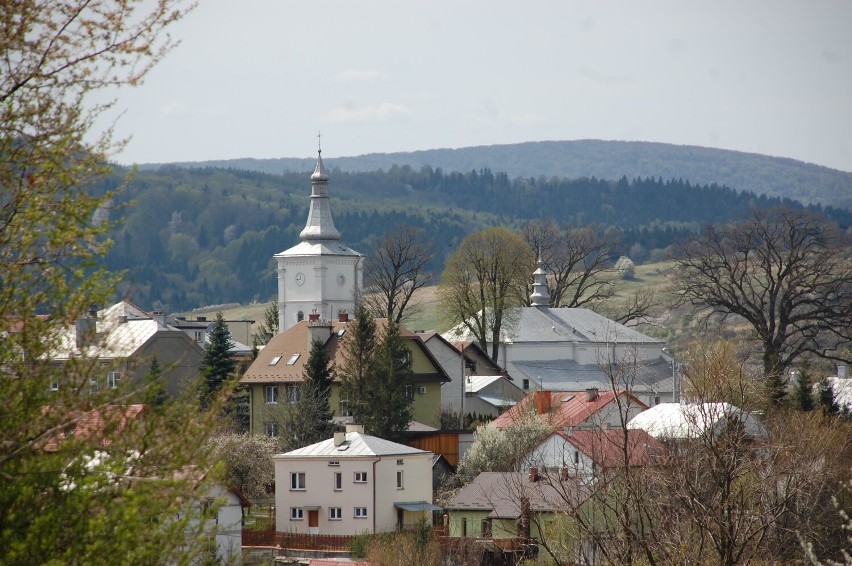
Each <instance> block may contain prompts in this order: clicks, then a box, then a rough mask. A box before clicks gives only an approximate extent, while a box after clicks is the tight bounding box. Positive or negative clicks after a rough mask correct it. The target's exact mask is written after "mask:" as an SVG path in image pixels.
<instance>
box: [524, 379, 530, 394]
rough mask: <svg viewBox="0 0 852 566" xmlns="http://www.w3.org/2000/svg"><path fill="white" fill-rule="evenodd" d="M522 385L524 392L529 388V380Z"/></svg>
mask: <svg viewBox="0 0 852 566" xmlns="http://www.w3.org/2000/svg"><path fill="white" fill-rule="evenodd" d="M523 384H524V391H526V390H527V389H529V388H530V380H529V379H525V380H524V381H523Z"/></svg>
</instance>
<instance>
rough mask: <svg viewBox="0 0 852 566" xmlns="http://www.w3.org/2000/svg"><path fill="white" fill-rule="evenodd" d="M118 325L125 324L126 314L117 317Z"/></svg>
mask: <svg viewBox="0 0 852 566" xmlns="http://www.w3.org/2000/svg"><path fill="white" fill-rule="evenodd" d="M118 323H119V324H127V315H126V314H120V315H118Z"/></svg>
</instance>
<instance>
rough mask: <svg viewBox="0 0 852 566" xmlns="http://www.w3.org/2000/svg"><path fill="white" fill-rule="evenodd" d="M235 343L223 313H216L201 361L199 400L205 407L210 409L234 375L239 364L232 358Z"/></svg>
mask: <svg viewBox="0 0 852 566" xmlns="http://www.w3.org/2000/svg"><path fill="white" fill-rule="evenodd" d="M233 347H234V341H233V340H232V339H231V331H230V330H228V325H227V324H225V319H224V318H222V313H221V312H217V313H216V322H214V323H213V329H212V330H211V331H210V337H209V342H208V343H207V345H206V346H205V348H204V357H203V358H202V359H201V391H200V394H199V398H200V400H201V404H202V406H203V407H205V408H206V407H209V406H210V404H211V402H212V400H213V398H214V397H215V396H216V394H217V393H218V392H219V390H220V389H221V388H222V386H223V385H224V384H225V382H227V381H228V379H229V378H230V377H231V376H232V375H233V374H234V372H235V371H236V369H237V362H235V361H234V359H233V358H232V357H231V349H232V348H233Z"/></svg>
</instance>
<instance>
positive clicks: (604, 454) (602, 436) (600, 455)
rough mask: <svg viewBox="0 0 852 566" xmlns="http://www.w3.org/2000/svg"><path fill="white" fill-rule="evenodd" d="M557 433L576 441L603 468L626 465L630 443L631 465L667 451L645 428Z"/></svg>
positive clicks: (646, 463) (583, 451)
mask: <svg viewBox="0 0 852 566" xmlns="http://www.w3.org/2000/svg"><path fill="white" fill-rule="evenodd" d="M625 433H626V434H625ZM553 434H556V435H558V436H560V437H561V438H563V439H564V440H565V441H566V442H568V443H570V444H572V445H573V446H574V447H576V448H577V450H579V451H580V452H582V453H583V454H585V455H586V456H588V457H589V458H591V459H592V461H593V462H594V463H595V464H597V465H598V466H600V467H602V468H614V467H617V466H619V465H623V463H624V447H625V446H626V447H627V453H628V465H629V466H646V465H648V464H650V463H652V462H653V460H654V458H655V457H657V456H660V455H662V454H663V452H664V451H665V448H664V447H663V445H662V444H660V443H659V442H658V441H657V440H656V439H655V438H654V437H652V436H651V435H649V434H648V433H647V432H645V431H644V430H625V429H619V428H610V429H606V430H603V429H588V430H574V431H571V432H566V431H565V430H560V431H557V432H554V433H553ZM625 440H626V443H625Z"/></svg>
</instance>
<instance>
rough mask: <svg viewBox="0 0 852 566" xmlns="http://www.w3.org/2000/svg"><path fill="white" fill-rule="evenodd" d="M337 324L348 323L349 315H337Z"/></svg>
mask: <svg viewBox="0 0 852 566" xmlns="http://www.w3.org/2000/svg"><path fill="white" fill-rule="evenodd" d="M337 322H349V313H348V312H346V311H340V312H339V313H337Z"/></svg>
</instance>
